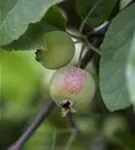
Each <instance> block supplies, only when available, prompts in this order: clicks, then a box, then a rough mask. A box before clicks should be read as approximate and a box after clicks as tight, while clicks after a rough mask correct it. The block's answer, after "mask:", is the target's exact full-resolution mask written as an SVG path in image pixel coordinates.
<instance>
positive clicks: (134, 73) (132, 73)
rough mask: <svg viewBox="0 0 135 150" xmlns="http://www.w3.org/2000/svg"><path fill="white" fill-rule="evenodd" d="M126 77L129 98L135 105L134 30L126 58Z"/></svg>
mask: <svg viewBox="0 0 135 150" xmlns="http://www.w3.org/2000/svg"><path fill="white" fill-rule="evenodd" d="M126 77H127V86H128V91H129V96H130V100H131V102H132V103H133V104H134V105H135V32H134V37H133V42H132V45H131V51H130V54H129V58H128V64H127V70H126Z"/></svg>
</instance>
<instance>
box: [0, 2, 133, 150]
mask: <svg viewBox="0 0 135 150" xmlns="http://www.w3.org/2000/svg"><path fill="white" fill-rule="evenodd" d="M130 2H132V1H129V3H130ZM72 3H73V6H74V8H72V7H71V4H72ZM68 5H69V7H68ZM128 5H129V4H128V2H127V1H126V2H125V3H124V0H121V1H119V0H112V1H108V0H91V1H90V0H86V1H84V0H76V2H75V4H74V2H71V1H70V0H69V1H64V0H40V1H39V0H35V1H32V0H23V1H22V0H18V1H17V0H0V117H1V118H2V117H3V118H4V119H6V120H2V122H0V126H1V127H0V129H4V127H7V126H8V124H10V125H11V126H12V127H16V126H19V127H18V133H17V134H19V132H22V128H23V127H24V124H25V120H27V117H29V116H31V113H32V114H33V113H35V111H38V107H37V108H35V109H34V111H33V106H35V105H37V104H38V106H39V107H40V106H41V105H42V104H43V103H46V101H45V102H43V101H42V100H41V101H40V100H39V101H38V102H37V101H36V100H35V99H36V98H35V97H37V96H39V95H41V93H40V92H39V91H40V90H41V87H42V85H41V83H42V82H43V80H44V79H45V78H46V79H45V80H47V79H48V78H47V74H48V73H47V72H51V71H49V70H44V67H43V66H42V65H41V64H39V63H38V62H37V61H36V60H35V50H37V49H41V50H45V49H46V47H45V45H44V44H43V36H44V34H46V33H48V32H50V31H55V30H61V31H65V32H67V28H68V27H72V28H75V29H76V30H77V34H75V35H73V37H74V38H76V37H77V39H79V40H82V38H80V37H84V36H85V38H86V39H87V41H88V42H89V44H88V45H90V44H91V43H92V44H93V45H94V46H95V47H97V48H98V49H100V53H101V56H100V58H99V56H98V54H96V53H94V52H92V53H91V52H90V51H89V50H88V53H87V52H86V54H89V53H90V57H88V56H89V55H87V57H88V61H90V60H91V58H98V65H97V64H96V66H99V80H98V81H99V89H100V90H99V91H100V93H101V97H102V98H100V101H101V100H103V102H104V104H105V106H106V107H107V108H108V110H109V111H116V110H121V109H125V108H128V107H129V106H134V105H135V19H134V18H135V17H134V16H135V15H134V14H135V3H132V4H131V5H129V6H128ZM126 6H128V7H127V8H125V7H126ZM72 9H73V10H74V11H75V14H72V13H74V11H73V10H72ZM71 12H72V13H71ZM72 15H73V17H74V16H77V17H76V18H74V19H75V20H76V25H74V26H73V25H72V21H73V20H71V18H72ZM78 18H79V19H78ZM78 24H79V28H78ZM106 24H107V31H106V30H105V31H104V27H106ZM108 26H109V27H108ZM98 27H99V28H98ZM85 30H86V31H85ZM88 30H89V31H88ZM88 32H89V33H88ZM93 33H95V35H94V34H93ZM100 33H101V34H103V36H101V37H100V36H99V35H98V34H100ZM92 34H93V35H92ZM71 36H72V35H71ZM83 40H84V39H83ZM95 41H96V42H95ZM81 42H82V41H81ZM83 42H84V41H83ZM95 43H96V44H95ZM89 49H90V50H93V47H91V45H90V46H89ZM13 50H14V51H13ZM91 55H92V56H91ZM58 57H59V54H58ZM87 57H86V56H85V55H84V59H83V58H82V61H83V60H84V61H85V62H86V59H85V58H87ZM82 63H83V62H82ZM97 68H98V67H97ZM97 68H96V69H97ZM52 72H53V71H52ZM45 73H46V76H45V77H43V75H44V74H45ZM49 78H50V75H49ZM41 80H42V81H41ZM20 81H21V82H20ZM24 81H25V82H24ZM16 87H17V89H16ZM46 87H47V85H46ZM11 89H12V91H11ZM39 89H40V90H39ZM43 90H45V89H43ZM47 90H48V89H46V91H47ZM48 98H50V97H49V95H45V97H44V99H48ZM33 99H34V100H33ZM35 101H36V102H35ZM35 103H36V104H35ZM28 111H29V112H28ZM56 111H57V110H56ZM17 113H18V114H19V115H18V117H19V118H21V119H22V120H21V119H20V120H21V121H22V122H21V123H18V122H16V121H15V122H14V121H13V118H17V116H16V114H17ZM22 114H23V116H22ZM55 114H57V113H55V112H54V114H52V116H50V118H49V120H47V121H46V125H44V124H43V125H42V126H41V127H40V128H39V130H37V133H36V134H35V136H33V137H32V139H31V140H30V141H29V142H28V144H26V146H25V147H24V150H27V149H28V150H29V149H33V150H34V149H35V150H36V149H48V150H51V149H54V147H56V145H58V146H57V149H59V150H60V149H61V148H62V149H63V147H64V145H66V147H65V149H66V150H69V149H70V147H71V144H72V143H73V142H74V145H73V147H72V150H76V149H77V150H83V149H87V148H88V147H89V145H90V144H89V143H90V140H91V139H92V138H93V137H94V139H95V138H96V135H97V134H99V133H98V132H99V131H100V134H101V135H102V134H103V135H104V134H105V136H106V137H107V138H108V137H109V138H110V135H111V134H112V132H113V131H112V130H114V129H113V127H111V124H109V125H108V122H110V120H109V121H105V120H104V121H103V122H107V125H106V124H105V125H103V126H102V125H101V126H102V127H100V129H98V130H97V128H98V127H97V124H98V123H99V122H100V121H99V122H98V123H97V122H96V121H95V120H90V117H85V118H84V117H78V118H76V122H77V124H78V126H79V127H80V129H82V131H83V132H84V133H85V134H84V135H81V136H78V137H76V131H75V132H74V131H71V130H69V129H68V127H65V126H66V125H65V124H66V123H65V122H66V120H64V121H63V120H62V119H58V120H57V119H56V115H55ZM57 115H58V114H57ZM11 116H12V117H11ZM9 118H10V119H9ZM11 118H12V121H11ZM114 118H115V117H114ZM17 120H18V118H17ZM52 120H53V121H52ZM88 120H89V122H90V123H88ZM96 120H97V118H96ZM99 120H100V119H99ZM118 120H120V122H122V123H120V124H122V126H123V124H124V125H125V124H126V123H125V122H123V120H122V121H121V118H117V117H116V118H115V119H114V120H113V121H112V124H113V123H114V122H119V121H118ZM84 122H85V123H84ZM86 123H87V124H92V125H91V126H92V127H91V126H90V125H86ZM20 124H21V125H20ZM61 124H62V125H61ZM54 126H55V127H56V128H58V129H54ZM115 126H116V127H118V128H121V127H122V126H121V125H119V124H116V125H115ZM126 126H127V124H126ZM88 127H89V128H90V127H91V129H88ZM107 127H108V128H109V129H108V128H107ZM60 128H64V131H63V130H62V129H60ZM65 128H66V129H65ZM123 128H124V129H123V130H126V131H125V132H126V134H124V133H123V134H124V135H123V134H122V135H119V136H120V139H121V140H123V141H126V138H125V135H126V136H128V137H129V138H130V139H134V137H132V136H131V135H130V133H129V132H128V131H127V129H125V128H127V127H123ZM107 129H108V130H107ZM61 130H62V131H61ZM96 130H97V131H96ZM118 130H119V129H118ZM87 131H90V132H88V133H87ZM111 131H112V132H111ZM115 131H116V130H115ZM1 132H2V131H1V130H0V133H1ZM7 132H8V131H5V132H4V133H6V134H9V133H7ZM9 132H11V130H10V131H9ZM102 132H103V133H102ZM110 132H111V133H110ZM113 133H114V132H113ZM11 134H12V132H11ZM90 134H91V137H90ZM1 135H2V134H1ZM16 136H18V135H15V136H14V137H10V138H9V141H6V139H4V140H2V139H1V136H0V141H4V142H5V143H4V144H2V143H1V142H0V147H2V148H3V147H7V146H9V144H11V142H12V141H13V140H15V138H16ZM39 137H40V139H42V140H43V141H41V143H40V142H38V139H39ZM63 137H64V138H63ZM112 137H113V136H112V135H111V138H110V139H111V141H112V139H113V142H114V139H115V138H116V137H115V138H114V137H113V138H112ZM2 138H3V137H2ZM6 138H7V137H6ZM45 138H46V140H45ZM61 138H62V141H61ZM83 138H86V139H87V140H86V142H85V143H84V142H83V143H82V142H81V141H82V139H83ZM75 139H76V140H75ZM56 140H57V142H56ZM133 141H134V140H133ZM65 142H66V144H65ZM34 143H38V145H36V147H35V144H34ZM57 143H58V144H57ZM63 143H64V144H63ZM78 143H81V144H82V146H80V145H78ZM131 143H132V144H131ZM126 144H127V145H128V146H131V147H133V148H134V147H135V145H134V142H132V141H126ZM5 145H6V146H5ZM61 145H62V146H61ZM84 145H85V148H84ZM118 145H121V141H119V144H118ZM91 147H92V146H91ZM122 148H123V147H122ZM122 148H121V149H122ZM125 149H126V148H125Z"/></svg>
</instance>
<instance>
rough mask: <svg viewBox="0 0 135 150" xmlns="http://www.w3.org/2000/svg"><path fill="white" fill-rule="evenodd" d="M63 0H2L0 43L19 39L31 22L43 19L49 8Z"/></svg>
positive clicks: (0, 4)
mask: <svg viewBox="0 0 135 150" xmlns="http://www.w3.org/2000/svg"><path fill="white" fill-rule="evenodd" d="M62 1H63V0H46V1H45V0H40V1H39V0H34V1H33V0H8V1H7V0H1V1H0V45H6V44H9V43H11V42H12V41H13V40H17V39H18V38H19V37H20V36H21V35H22V34H23V33H24V32H25V31H26V30H27V28H28V25H29V24H30V23H36V22H38V21H40V20H41V18H42V17H43V16H44V15H45V13H46V12H47V10H48V9H49V8H50V7H51V6H52V5H55V4H57V3H60V2H62Z"/></svg>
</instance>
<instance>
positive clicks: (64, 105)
mask: <svg viewBox="0 0 135 150" xmlns="http://www.w3.org/2000/svg"><path fill="white" fill-rule="evenodd" d="M60 105H61V116H62V117H66V116H67V115H68V114H69V113H70V112H71V113H75V112H76V111H77V110H75V109H74V108H73V102H72V101H71V100H66V99H65V100H62V101H61V102H60Z"/></svg>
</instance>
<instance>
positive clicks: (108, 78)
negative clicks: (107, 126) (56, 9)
mask: <svg viewBox="0 0 135 150" xmlns="http://www.w3.org/2000/svg"><path fill="white" fill-rule="evenodd" d="M134 14H135V4H133V5H131V6H130V7H128V8H126V9H125V10H124V11H122V12H121V13H119V14H118V15H117V16H116V17H115V19H114V20H113V21H112V23H111V25H110V27H109V29H108V31H107V33H106V36H105V39H104V41H103V45H102V47H101V49H102V56H101V61H100V89H101V95H102V98H103V101H104V103H105V105H106V106H107V108H108V109H109V110H110V111H115V110H119V109H124V108H126V107H128V106H130V105H131V104H130V101H129V96H128V92H127V87H126V81H125V69H126V64H127V56H128V52H129V49H130V44H131V39H132V37H133V32H134V29H135V16H134Z"/></svg>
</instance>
